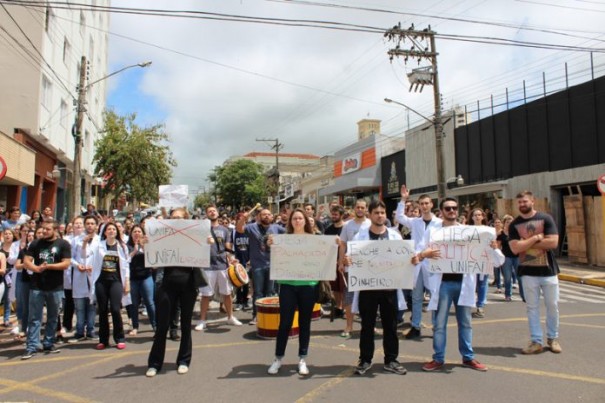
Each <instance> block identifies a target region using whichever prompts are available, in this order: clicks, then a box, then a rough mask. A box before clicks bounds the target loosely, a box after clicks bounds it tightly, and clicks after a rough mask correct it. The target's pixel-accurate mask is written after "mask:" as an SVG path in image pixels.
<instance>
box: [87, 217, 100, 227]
mask: <svg viewBox="0 0 605 403" xmlns="http://www.w3.org/2000/svg"><path fill="white" fill-rule="evenodd" d="M88 220H94V222H95V224H97V225H99V220H98V219H97V217H95V216H94V215H87V216H86V217H84V224H86V221H88Z"/></svg>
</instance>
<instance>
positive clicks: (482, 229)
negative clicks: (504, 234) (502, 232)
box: [428, 225, 496, 274]
mask: <svg viewBox="0 0 605 403" xmlns="http://www.w3.org/2000/svg"><path fill="white" fill-rule="evenodd" d="M430 236H431V238H430V242H429V247H430V248H432V249H439V251H441V257H440V258H438V259H430V260H429V265H428V266H429V271H430V272H432V273H458V274H474V273H476V274H484V273H489V272H490V271H491V269H492V268H493V265H494V262H493V252H492V248H491V246H490V243H491V242H492V241H493V240H494V239H496V230H495V229H494V228H492V227H487V226H484V225H477V226H475V225H452V226H448V227H443V228H439V229H435V230H432V231H431V235H430Z"/></svg>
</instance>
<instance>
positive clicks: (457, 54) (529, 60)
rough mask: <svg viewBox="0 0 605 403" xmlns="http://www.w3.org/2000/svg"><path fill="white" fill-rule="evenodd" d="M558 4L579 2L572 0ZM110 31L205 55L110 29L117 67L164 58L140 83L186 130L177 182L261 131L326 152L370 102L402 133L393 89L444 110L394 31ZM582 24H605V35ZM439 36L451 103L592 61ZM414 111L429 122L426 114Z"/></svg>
mask: <svg viewBox="0 0 605 403" xmlns="http://www.w3.org/2000/svg"><path fill="white" fill-rule="evenodd" d="M548 1H549V2H552V3H555V2H556V0H548ZM331 2H333V3H339V4H346V5H360V6H369V7H377V8H386V9H392V10H400V11H408V12H421V13H424V14H432V15H440V16H448V17H453V16H455V17H458V18H467V19H479V20H484V21H492V22H506V23H510V24H517V25H526V26H540V27H544V28H549V29H553V30H560V29H563V28H566V29H577V30H583V31H593V32H602V28H601V26H602V24H601V23H600V22H601V18H602V15H601V14H600V13H596V12H594V13H590V12H580V11H573V10H568V9H559V8H554V7H547V6H538V5H535V4H528V3H523V2H517V1H512V0H502V1H497V2H496V1H479V0H474V1H473V0H466V1H457V2H453V1H431V2H422V9H419V8H418V6H416V7H414V6H413V5H412V4H416V5H417V4H419V2H401V1H397V0H381V1H373V2H372V1H367V0H366V1H365V2H359V1H355V2H353V1H344V0H333V1H331ZM558 4H562V5H563V4H568V2H561V1H559V2H558ZM114 5H115V6H121V7H129V6H131V7H154V8H158V9H159V8H165V9H181V10H185V9H197V10H204V11H213V12H222V13H231V14H241V15H255V16H263V17H279V18H296V19H315V20H328V21H342V22H347V23H355V24H363V25H368V26H376V27H384V28H387V27H391V26H393V25H395V24H396V23H397V22H398V21H405V22H404V23H403V26H404V27H405V26H407V24H409V23H410V22H411V21H413V22H415V26H416V28H420V29H422V28H424V27H426V25H427V24H431V26H432V27H433V29H434V30H436V31H437V32H439V33H444V34H445V33H447V34H457V35H478V36H493V37H504V38H509V39H516V40H525V41H536V42H548V43H557V44H569V45H580V44H581V45H582V46H585V45H588V44H590V45H592V46H595V43H597V42H594V41H586V40H583V39H579V38H572V37H562V36H554V35H549V34H545V33H537V32H530V31H523V30H514V29H508V28H502V27H498V26H495V25H491V26H490V25H477V24H469V23H461V22H452V21H443V20H437V19H427V18H420V17H413V18H412V17H406V16H400V15H393V14H380V13H371V12H367V11H353V10H339V9H331V8H322V7H311V6H297V5H294V4H287V3H273V2H267V1H260V0H254V1H252V0H238V1H232V0H222V1H180V2H178V3H177V4H176V5H175V3H174V2H172V1H154V2H148V1H141V0H138V1H137V0H131V1H122V2H119V3H114ZM547 15H548V18H545V16H547ZM110 29H111V31H112V32H115V33H118V34H121V35H126V36H129V37H133V38H136V39H139V40H141V41H145V42H149V43H153V44H155V45H158V46H161V47H165V48H168V49H172V50H174V51H178V52H184V53H186V54H188V55H192V56H194V57H187V56H182V55H178V54H176V53H173V52H169V51H166V50H161V49H157V48H154V47H149V46H146V45H143V44H137V43H135V42H132V41H128V40H124V39H119V38H116V37H113V36H112V37H110V47H109V51H110V60H111V64H112V67H119V66H121V65H124V64H130V63H132V62H133V60H135V61H141V60H153V66H152V67H150V68H149V69H146V70H145V72H144V80H143V81H142V83H141V88H140V91H141V92H142V94H143V95H145V96H146V97H149V98H151V99H152V100H153V102H154V104H155V105H156V106H157V107H158V108H159V109H160V110H161V115H162V116H166V126H167V130H168V132H169V133H170V134H171V136H172V138H173V145H172V150H173V152H174V154H175V157H176V158H177V160H178V163H179V167H178V168H177V169H176V170H175V180H174V182H175V183H186V184H189V185H193V186H197V185H201V184H202V182H203V181H204V180H205V178H206V175H207V173H208V170H209V169H211V168H212V167H213V166H215V165H219V164H221V163H222V162H223V161H224V160H225V159H226V158H228V157H229V156H231V155H235V154H241V153H245V152H249V151H253V150H257V151H269V148H268V146H266V145H265V144H263V143H257V142H256V141H255V139H256V138H261V137H272V138H274V137H278V138H279V140H280V142H282V143H284V144H285V148H284V150H283V151H284V152H304V153H313V154H317V155H323V154H326V153H332V152H334V151H336V150H338V149H339V148H342V147H343V146H345V145H347V144H350V143H352V142H354V141H355V139H356V130H357V129H356V124H355V123H356V122H357V121H358V120H360V119H363V118H364V117H366V116H368V114H369V116H371V117H372V118H377V119H382V120H383V121H384V128H385V130H384V131H385V132H387V133H388V134H396V133H402V132H403V131H404V130H405V128H406V120H405V115H404V114H403V113H402V111H401V110H400V109H399V108H396V107H393V106H390V105H387V104H384V103H383V101H382V100H383V98H385V97H390V98H393V99H396V100H399V101H401V102H404V103H406V104H408V105H410V106H411V107H413V108H415V109H417V110H419V111H420V112H421V113H423V114H425V115H429V116H430V115H431V113H432V108H433V105H432V102H433V101H432V89H431V88H425V90H424V92H423V93H422V94H418V93H409V92H408V83H407V79H406V77H405V71H406V70H407V71H409V70H410V69H411V68H413V67H415V62H411V63H409V64H408V66H407V67H406V66H404V65H403V64H402V62H401V60H395V61H394V62H393V64H392V65H391V64H390V63H389V60H388V56H387V54H386V51H387V50H388V49H389V48H390V47H391V46H393V45H392V44H391V43H385V42H384V41H383V40H382V39H381V35H377V34H367V33H356V32H347V31H332V30H322V29H313V28H293V27H283V26H277V25H261V24H246V23H233V22H224V21H208V20H189V19H181V18H178V19H177V18H159V17H143V16H132V15H120V14H118V15H112V19H111V28H110ZM577 34H578V35H584V36H590V37H596V36H597V35H596V34H594V33H577ZM601 36H602V35H601ZM598 46H599V47H601V48H603V47H605V46H603V43H600V44H599V45H598ZM437 47H438V51H439V71H440V81H441V92H442V94H443V97H444V101H445V104H446V105H448V106H449V105H450V104H451V102H455V103H460V104H467V103H469V104H475V102H476V99H481V100H482V102H484V100H486V99H489V96H490V94H494V95H498V96H500V95H502V94H503V93H504V89H505V88H507V87H509V88H511V89H515V90H518V89H519V88H520V86H521V83H522V81H523V80H524V79H526V80H528V81H532V80H533V81H532V82H534V81H536V80H538V78H539V80H541V71H543V70H547V71H548V72H549V73H548V74H549V75H551V74H552V76H554V75H556V74H558V75H562V74H563V69H564V67H563V65H564V62H565V61H567V60H569V61H570V65H573V66H576V67H574V68H577V69H580V68H582V69H586V68H587V67H588V66H589V61H588V60H589V59H588V56H587V55H586V54H585V53H582V54H577V53H569V52H555V51H544V50H536V49H526V48H519V47H507V46H494V45H480V44H473V43H465V42H453V41H446V40H438V41H437ZM196 58H200V59H204V60H207V61H213V62H215V63H220V64H224V65H229V66H233V67H235V68H236V69H241V70H246V71H248V72H250V73H246V72H242V71H237V70H235V69H231V68H227V67H224V66H220V65H217V64H213V63H210V62H207V61H203V60H198V59H196ZM600 60H603V59H602V58H601V59H600ZM580 61H581V63H579V62H580ZM266 77H271V78H273V80H272V79H267V78H266ZM279 80H282V81H285V82H288V83H297V84H300V86H295V85H290V84H288V83H285V82H280V81H279ZM302 86H308V87H312V88H315V89H319V90H323V91H328V92H330V93H335V94H340V95H341V96H334V95H330V94H325V93H322V92H321V91H316V90H310V89H308V88H303V87H302ZM119 91H120V86H119V85H117V86H114V87H113V92H114V95H115V93H116V92H119ZM348 97H352V98H357V99H361V100H365V101H367V102H360V101H358V100H353V99H350V98H348ZM116 99H117V97H116ZM110 106H111V105H110ZM412 120H416V119H415V117H413V115H412ZM149 123H156V122H149Z"/></svg>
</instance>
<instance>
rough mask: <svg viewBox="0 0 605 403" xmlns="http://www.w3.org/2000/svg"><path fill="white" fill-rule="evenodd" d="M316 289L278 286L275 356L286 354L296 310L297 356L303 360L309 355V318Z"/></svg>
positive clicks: (285, 285) (299, 286)
mask: <svg viewBox="0 0 605 403" xmlns="http://www.w3.org/2000/svg"><path fill="white" fill-rule="evenodd" d="M315 297H316V287H315V286H311V285H298V286H294V285H289V284H280V287H279V328H278V330H277V340H276V343H275V356H276V357H279V358H281V357H283V356H284V355H285V353H286V345H287V344H288V335H289V334H290V330H291V329H292V322H293V321H294V314H295V312H296V308H298V327H299V332H300V334H299V336H298V356H299V357H300V358H305V357H306V356H307V354H308V353H309V340H310V339H311V316H313V307H314V306H315Z"/></svg>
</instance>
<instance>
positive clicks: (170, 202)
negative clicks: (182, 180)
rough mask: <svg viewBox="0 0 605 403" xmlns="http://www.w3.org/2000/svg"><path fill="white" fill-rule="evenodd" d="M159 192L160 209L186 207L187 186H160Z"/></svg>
mask: <svg viewBox="0 0 605 403" xmlns="http://www.w3.org/2000/svg"><path fill="white" fill-rule="evenodd" d="M159 190H160V206H161V207H166V208H174V207H186V206H187V204H188V203H189V186H187V185H160V189H159Z"/></svg>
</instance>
